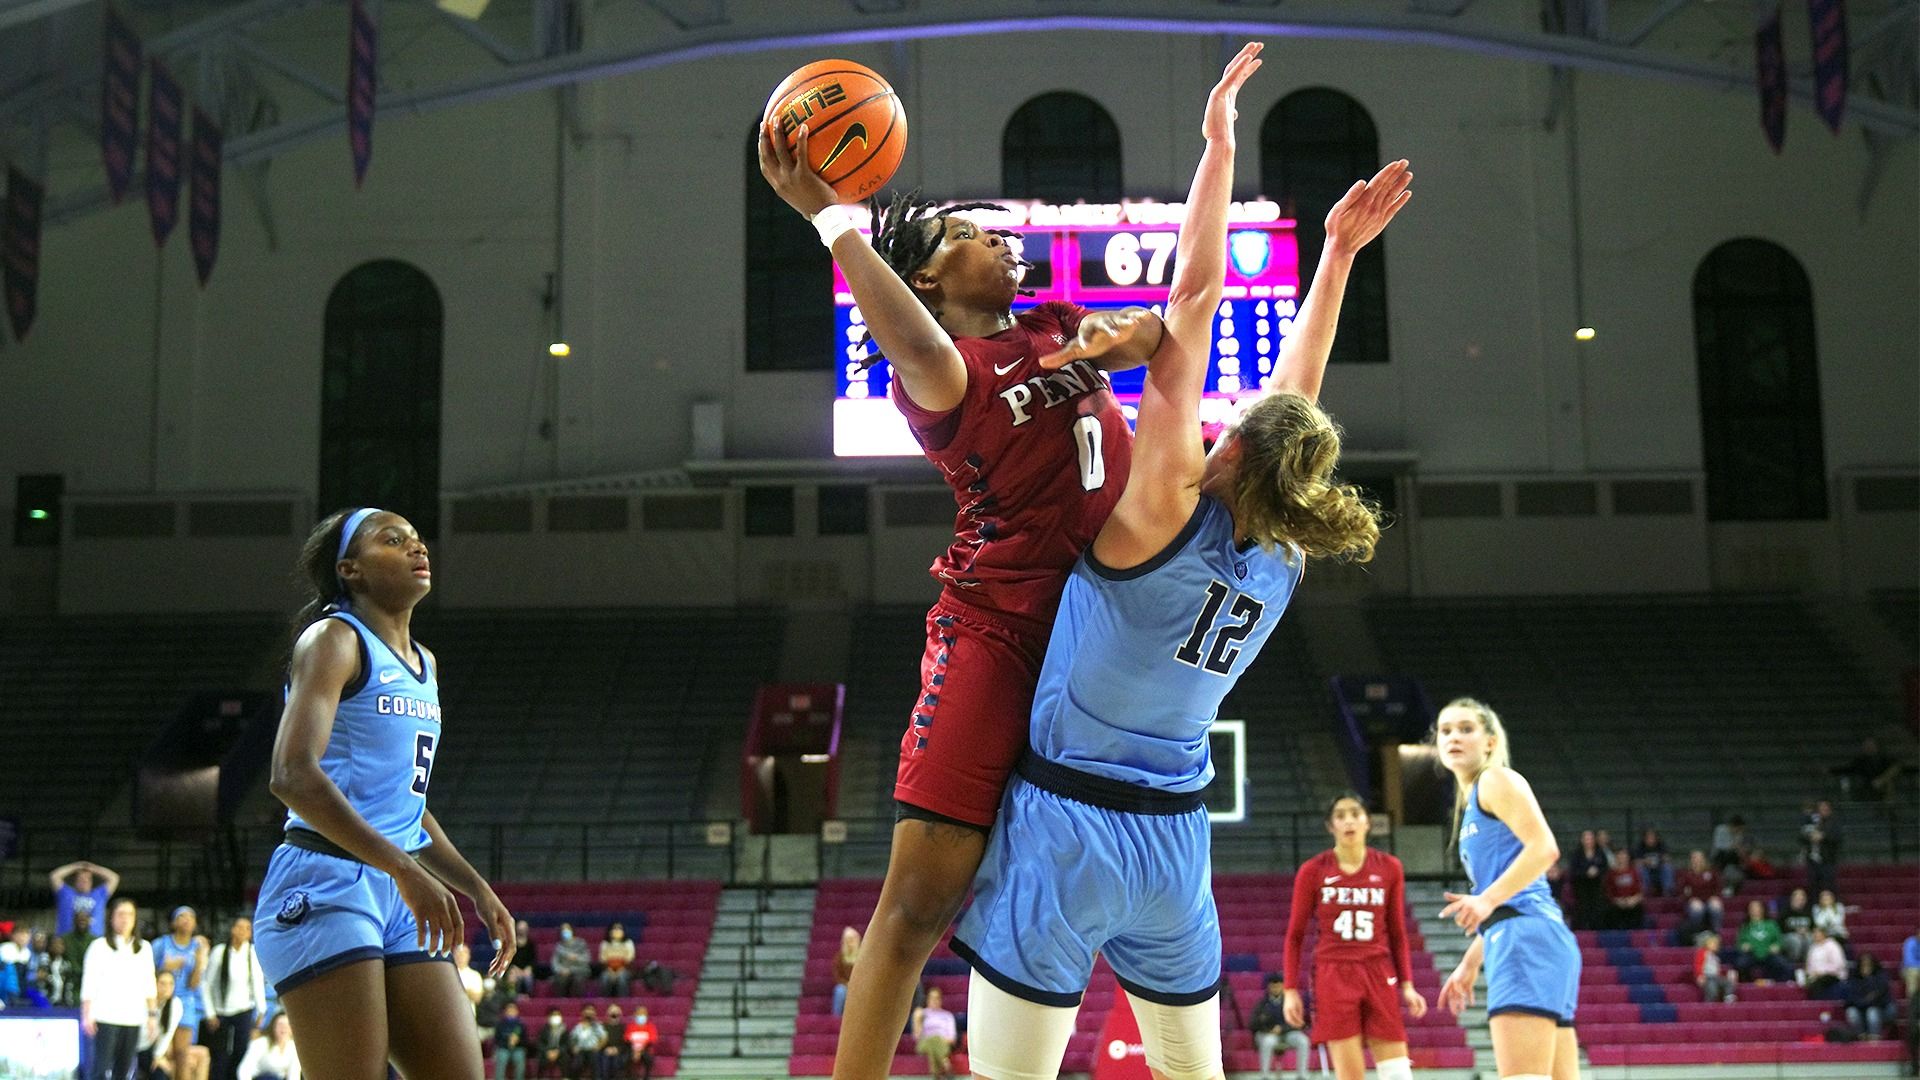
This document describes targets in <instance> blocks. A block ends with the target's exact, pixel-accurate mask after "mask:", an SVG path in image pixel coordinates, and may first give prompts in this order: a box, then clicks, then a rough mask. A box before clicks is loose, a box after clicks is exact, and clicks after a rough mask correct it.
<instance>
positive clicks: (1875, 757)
mask: <svg viewBox="0 0 1920 1080" xmlns="http://www.w3.org/2000/svg"><path fill="white" fill-rule="evenodd" d="M1827 772H1829V773H1831V774H1833V775H1834V776H1837V777H1839V778H1840V797H1841V798H1843V799H1854V800H1857V801H1859V802H1885V801H1886V799H1887V796H1888V795H1889V794H1891V793H1892V791H1893V782H1894V780H1895V779H1896V778H1897V777H1899V775H1900V763H1899V762H1897V761H1895V760H1894V759H1893V758H1892V757H1891V756H1890V755H1888V754H1887V752H1886V751H1884V750H1882V749H1880V740H1879V739H1876V738H1874V737H1873V736H1871V735H1869V736H1867V737H1866V738H1864V739H1862V740H1860V752H1859V753H1857V754H1855V755H1854V756H1853V757H1852V759H1850V760H1848V761H1846V762H1843V763H1842V764H1839V765H1835V766H1834V767H1832V768H1831V769H1828V770H1827Z"/></svg>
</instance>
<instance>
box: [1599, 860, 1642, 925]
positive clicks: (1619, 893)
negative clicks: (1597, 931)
mask: <svg viewBox="0 0 1920 1080" xmlns="http://www.w3.org/2000/svg"><path fill="white" fill-rule="evenodd" d="M1604 889H1605V891H1606V894H1607V912H1606V921H1605V924H1604V929H1607V930H1638V929H1640V928H1641V927H1643V926H1645V925H1647V889H1646V885H1645V883H1644V882H1642V881H1641V879H1640V871H1639V869H1638V868H1637V867H1635V866H1634V865H1633V857H1632V856H1631V855H1629V854H1627V849H1626V848H1615V849H1614V852H1613V869H1611V870H1608V871H1607V880H1606V882H1605V885H1604Z"/></svg>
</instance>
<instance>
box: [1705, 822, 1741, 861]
mask: <svg viewBox="0 0 1920 1080" xmlns="http://www.w3.org/2000/svg"><path fill="white" fill-rule="evenodd" d="M1747 843H1748V841H1747V819H1746V818H1743V817H1741V816H1740V815H1739V814H1734V815H1732V816H1730V817H1728V818H1727V820H1725V821H1723V822H1721V823H1720V824H1718V825H1715V826H1714V827H1713V844H1712V847H1713V851H1712V852H1711V856H1712V859H1713V868H1714V869H1715V870H1724V869H1726V868H1727V867H1729V866H1740V865H1742V864H1743V863H1745V862H1746V861H1747Z"/></svg>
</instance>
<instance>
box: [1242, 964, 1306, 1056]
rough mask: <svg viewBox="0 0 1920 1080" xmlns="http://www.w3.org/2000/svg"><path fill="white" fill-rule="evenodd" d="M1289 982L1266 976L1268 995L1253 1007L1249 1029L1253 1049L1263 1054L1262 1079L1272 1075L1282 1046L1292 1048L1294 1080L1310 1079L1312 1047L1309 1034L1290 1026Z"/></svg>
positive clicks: (1279, 975)
mask: <svg viewBox="0 0 1920 1080" xmlns="http://www.w3.org/2000/svg"><path fill="white" fill-rule="evenodd" d="M1286 1004H1287V980H1286V977H1285V976H1283V975H1281V974H1280V973H1279V972H1274V973H1272V974H1270V975H1268V976H1267V996H1266V997H1263V998H1261V999H1260V1004H1258V1005H1255V1006H1254V1007H1253V1019H1251V1020H1249V1021H1248V1022H1247V1027H1248V1028H1249V1029H1251V1030H1252V1031H1253V1047H1254V1049H1255V1050H1257V1051H1259V1053H1260V1076H1261V1080H1266V1078H1267V1077H1270V1076H1272V1075H1273V1060H1274V1058H1275V1056H1277V1055H1278V1054H1279V1053H1280V1052H1281V1048H1282V1047H1283V1046H1290V1047H1292V1048H1293V1075H1294V1080H1307V1070H1308V1069H1309V1068H1311V1067H1312V1061H1311V1058H1312V1053H1313V1044H1312V1042H1310V1041H1309V1040H1308V1039H1307V1033H1306V1032H1304V1031H1301V1030H1300V1029H1299V1028H1297V1027H1294V1026H1293V1025H1292V1024H1289V1023H1287V1010H1286Z"/></svg>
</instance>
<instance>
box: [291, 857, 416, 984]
mask: <svg viewBox="0 0 1920 1080" xmlns="http://www.w3.org/2000/svg"><path fill="white" fill-rule="evenodd" d="M418 933H419V929H418V923H416V922H415V921H414V918H413V912H412V911H410V910H409V909H408V908H407V905H406V904H405V903H403V902H402V901H401V899H400V890H399V888H398V887H396V886H395V885H394V883H393V878H392V877H391V876H389V875H388V874H387V873H386V872H385V871H381V870H376V869H374V868H373V867H371V866H368V865H366V864H365V863H361V862H356V861H354V860H353V859H343V858H341V857H339V856H337V855H328V854H326V853H324V852H319V851H309V850H307V849H305V848H297V847H294V846H292V845H290V844H281V845H280V846H279V847H278V848H276V849H274V852H273V857H272V858H271V859H270V860H268V862H267V876H266V879H265V880H263V881H262V882H261V883H260V902H259V904H258V906H257V907H256V908H255V909H254V914H253V940H254V948H255V949H256V950H257V951H258V953H259V955H260V970H261V972H262V973H263V974H265V975H266V977H267V981H268V982H271V983H272V984H273V985H274V989H275V991H276V992H277V993H280V994H285V993H287V992H288V991H290V990H294V989H297V988H299V986H300V985H301V984H302V983H305V982H307V981H308V980H311V979H314V978H317V977H319V976H321V975H325V974H326V973H327V972H329V971H333V970H335V969H337V968H341V967H345V966H346V965H348V964H352V963H357V962H359V961H361V960H376V959H377V960H384V961H385V962H386V964H387V966H388V967H394V966H397V965H399V964H412V963H418V962H420V961H423V960H445V959H446V957H444V956H435V955H434V954H433V953H430V952H427V951H425V950H423V949H421V948H420V944H419V941H418V940H417V936H418ZM429 944H431V943H429ZM452 944H453V943H451V942H450V943H448V945H447V947H448V948H449V949H451V948H452Z"/></svg>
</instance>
